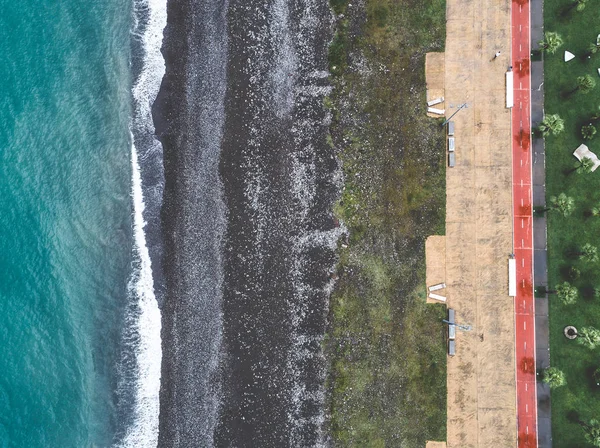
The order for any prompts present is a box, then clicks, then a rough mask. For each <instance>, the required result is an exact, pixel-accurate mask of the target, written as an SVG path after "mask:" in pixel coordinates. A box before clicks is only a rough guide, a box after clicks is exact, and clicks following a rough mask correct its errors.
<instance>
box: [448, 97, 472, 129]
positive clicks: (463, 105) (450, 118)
mask: <svg viewBox="0 0 600 448" xmlns="http://www.w3.org/2000/svg"><path fill="white" fill-rule="evenodd" d="M465 107H467V103H463V104H461V105H460V106H458V109H456V111H455V112H454V113H453V114H452V115H450V116H449V117H448V119H447V120H446V121H444V122H443V123H442V127H444V126H446V123H448V122H449V121H450V120H452V117H453V116H455V115H456V114H457V113H459V112H460V110H461V109H463V108H465Z"/></svg>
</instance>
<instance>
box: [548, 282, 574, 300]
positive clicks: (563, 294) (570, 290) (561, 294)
mask: <svg viewBox="0 0 600 448" xmlns="http://www.w3.org/2000/svg"><path fill="white" fill-rule="evenodd" d="M548 293H550V294H552V293H556V295H557V296H558V298H559V299H560V301H561V302H562V303H563V305H573V304H574V303H575V302H576V301H577V288H576V287H575V286H573V285H571V284H570V283H569V282H563V283H561V284H559V285H556V289H555V290H554V291H548Z"/></svg>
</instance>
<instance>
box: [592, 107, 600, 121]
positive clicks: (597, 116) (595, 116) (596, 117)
mask: <svg viewBox="0 0 600 448" xmlns="http://www.w3.org/2000/svg"><path fill="white" fill-rule="evenodd" d="M590 121H600V107H598V109H597V110H596V112H593V113H592V115H591V116H590Z"/></svg>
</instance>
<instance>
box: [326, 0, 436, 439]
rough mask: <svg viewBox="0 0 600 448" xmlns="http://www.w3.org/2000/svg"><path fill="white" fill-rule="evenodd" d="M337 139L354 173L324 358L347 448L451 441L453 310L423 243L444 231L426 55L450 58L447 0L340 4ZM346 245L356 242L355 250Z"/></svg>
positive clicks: (345, 200)
mask: <svg viewBox="0 0 600 448" xmlns="http://www.w3.org/2000/svg"><path fill="white" fill-rule="evenodd" d="M332 6H333V8H334V10H335V11H336V12H337V13H340V12H343V17H340V16H338V19H337V23H336V35H335V38H334V40H333V43H332V45H331V47H330V70H331V73H332V75H333V76H332V82H333V85H334V91H333V93H332V95H331V97H330V98H329V99H328V100H327V101H326V106H327V107H329V108H330V109H331V111H332V116H333V122H332V126H331V140H330V142H331V144H333V145H334V147H335V148H336V149H337V150H338V156H339V157H340V159H341V160H342V163H343V170H344V175H345V183H344V190H343V192H342V197H341V199H340V201H339V203H338V204H337V205H336V210H335V211H336V214H337V215H338V216H339V217H340V218H341V219H342V220H343V221H344V223H345V225H346V226H348V228H349V230H350V238H349V240H348V241H344V242H342V243H343V245H342V243H340V245H341V247H340V263H339V280H338V284H337V288H336V290H335V292H334V293H333V295H332V298H331V309H330V327H329V331H328V334H327V338H326V342H325V352H326V354H327V356H328V359H329V361H330V372H329V376H328V391H329V404H330V410H331V434H332V436H333V439H334V442H335V445H336V446H356V447H385V446H404V447H418V448H422V447H424V446H425V441H426V440H445V438H446V347H445V338H444V330H445V327H444V326H443V325H442V324H441V322H440V321H441V319H443V318H444V317H445V307H444V306H442V305H427V304H426V303H425V285H424V283H425V253H424V252H425V249H424V246H425V244H424V242H425V239H426V237H427V236H429V235H431V234H443V232H444V219H445V209H444V207H445V142H444V134H443V130H442V129H441V127H440V122H439V121H437V120H432V119H430V118H427V117H426V115H425V108H426V105H425V53H426V52H428V51H442V50H443V43H444V40H445V34H444V33H445V28H444V27H445V2H444V1H442V0H432V1H428V2H422V1H416V0H400V1H398V0H397V1H388V0H367V1H366V3H365V5H364V8H363V7H362V6H360V4H358V5H357V4H355V3H352V5H349V4H348V3H347V2H345V1H342V0H335V1H332ZM344 246H346V247H344Z"/></svg>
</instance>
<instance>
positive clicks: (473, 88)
mask: <svg viewBox="0 0 600 448" xmlns="http://www.w3.org/2000/svg"><path fill="white" fill-rule="evenodd" d="M446 35H447V39H446V52H445V64H444V65H445V77H444V84H445V86H444V87H445V91H444V97H445V108H446V116H450V115H451V114H452V113H453V112H455V111H456V109H457V106H459V105H460V104H463V103H465V102H466V103H467V104H468V107H467V108H465V109H463V110H461V111H460V112H458V114H457V115H456V116H455V117H454V118H453V121H454V123H455V134H456V135H455V139H456V152H455V154H456V166H455V167H454V168H447V174H446V182H447V191H446V195H447V197H446V210H447V211H446V241H445V243H446V244H445V252H446V275H445V282H446V284H447V289H446V295H447V300H448V301H447V304H448V307H450V308H453V309H455V310H456V320H457V322H458V323H464V324H470V325H472V326H473V330H472V331H471V332H461V331H459V332H457V337H456V356H455V357H453V358H449V359H448V440H447V445H448V447H456V448H468V447H511V446H516V443H517V432H516V426H517V423H516V384H515V351H514V341H515V330H514V329H515V322H514V302H513V299H512V298H511V297H510V296H508V267H507V265H508V255H509V254H510V253H512V251H513V243H512V241H513V234H512V214H511V208H512V197H511V187H512V157H511V130H510V117H511V116H510V111H509V109H506V108H505V72H506V70H507V68H508V66H509V65H510V63H511V62H510V58H509V56H510V3H509V2H508V1H497V0H471V1H469V0H448V1H447V30H446ZM496 51H501V55H500V56H499V57H498V58H496V59H494V54H495V53H496ZM434 269H435V268H434V267H432V268H429V270H428V272H430V271H431V272H434V271H433V270H434Z"/></svg>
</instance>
